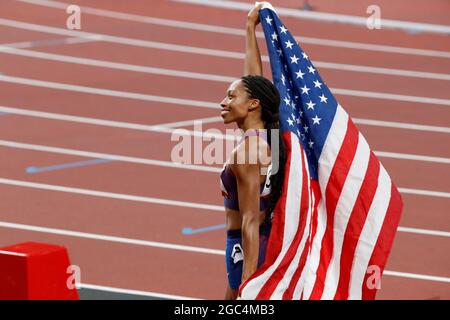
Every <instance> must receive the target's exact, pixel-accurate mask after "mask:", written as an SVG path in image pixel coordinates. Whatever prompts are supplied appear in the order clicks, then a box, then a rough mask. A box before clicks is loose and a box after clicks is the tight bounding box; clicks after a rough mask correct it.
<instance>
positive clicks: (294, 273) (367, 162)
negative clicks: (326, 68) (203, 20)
mask: <svg viewBox="0 0 450 320" xmlns="http://www.w3.org/2000/svg"><path fill="white" fill-rule="evenodd" d="M260 20H261V24H262V27H263V29H264V34H265V38H266V43H267V47H268V51H269V56H270V63H271V68H272V76H273V81H274V84H275V85H276V87H277V88H278V90H279V92H280V96H281V103H280V131H281V134H282V136H283V140H284V142H285V144H286V148H287V163H286V167H285V180H284V187H283V192H282V195H281V197H280V200H279V201H278V203H277V206H276V208H275V210H274V215H273V221H272V230H271V234H270V238H269V243H268V247H267V253H266V260H265V262H264V263H263V264H262V265H261V266H260V267H259V268H258V269H257V270H256V272H255V273H254V274H253V275H252V276H251V277H250V278H249V279H248V280H247V281H245V282H244V283H243V284H242V285H241V287H240V290H239V293H240V296H241V298H242V299H374V298H375V294H376V291H377V290H378V289H379V285H380V282H379V281H380V278H381V275H382V273H383V270H384V266H385V264H386V261H387V258H388V255H389V253H390V250H391V247H392V243H393V240H394V236H395V233H396V231H397V227H398V223H399V220H400V215H401V211H402V200H401V197H400V194H399V192H398V190H397V188H396V186H395V185H394V183H393V182H392V181H391V179H390V177H389V175H388V173H387V172H386V170H385V168H384V167H383V166H382V164H381V163H380V162H379V160H378V159H377V157H376V156H375V155H374V153H373V152H372V151H371V149H370V148H369V145H368V144H367V142H366V140H365V139H364V137H363V136H362V135H361V133H360V132H359V131H358V129H357V128H356V126H355V125H354V124H353V121H352V120H351V118H350V117H349V115H348V114H347V113H346V112H345V111H344V109H343V108H342V107H341V105H339V103H338V102H337V101H336V98H335V97H334V96H333V94H332V93H331V91H330V90H329V88H328V87H327V86H326V84H325V82H324V81H323V80H322V78H321V77H320V75H319V72H318V71H317V69H316V68H315V67H314V65H313V63H312V62H311V61H310V59H309V57H308V55H307V54H306V53H305V52H304V51H303V50H302V49H301V48H300V46H299V45H298V44H297V42H296V41H295V39H294V38H293V36H292V35H291V33H290V32H289V31H288V30H287V28H286V26H285V25H283V23H282V22H281V20H280V19H279V17H278V16H277V14H276V12H275V10H274V9H273V7H271V6H270V5H268V4H266V5H265V6H264V7H263V9H262V10H261V11H260Z"/></svg>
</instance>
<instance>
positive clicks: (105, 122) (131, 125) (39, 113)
mask: <svg viewBox="0 0 450 320" xmlns="http://www.w3.org/2000/svg"><path fill="white" fill-rule="evenodd" d="M189 101H191V102H192V101H193V100H189ZM194 102H195V101H194ZM199 102H202V101H199ZM211 104H213V102H211ZM216 108H217V107H216V106H214V109H216ZM0 112H4V113H11V114H18V115H23V116H31V117H38V118H47V119H54V120H65V121H72V122H79V123H90V124H95V125H101V126H110V127H117V128H126V129H135V130H144V131H153V132H164V133H173V132H174V131H173V130H169V129H167V128H165V126H163V125H143V124H138V123H130V122H121V121H112V120H103V119H96V118H87V117H79V116H71V115H64V114H59V113H50V112H43V111H35V110H30V109H22V108H14V107H8V106H2V105H0ZM213 118H214V117H211V122H210V123H213V122H215V121H214V120H213ZM217 120H218V121H222V119H221V118H220V119H219V118H218V119H217ZM187 121H188V120H187ZM189 121H192V124H193V121H194V120H189ZM353 121H354V122H355V123H356V124H362V125H367V126H379V127H388V128H397V129H406V130H419V131H428V132H438V133H450V128H448V127H438V126H427V125H420V124H413V123H404V122H392V121H379V120H371V119H361V118H353ZM187 125H189V124H187ZM199 136H200V135H199Z"/></svg>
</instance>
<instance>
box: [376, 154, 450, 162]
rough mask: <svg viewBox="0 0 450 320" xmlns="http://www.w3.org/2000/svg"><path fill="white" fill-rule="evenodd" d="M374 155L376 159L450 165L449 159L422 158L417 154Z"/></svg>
mask: <svg viewBox="0 0 450 320" xmlns="http://www.w3.org/2000/svg"><path fill="white" fill-rule="evenodd" d="M374 153H375V154H376V155H377V156H378V157H381V158H392V159H404V160H416V161H427V162H436V163H443V164H450V158H443V157H430V156H422V155H417V154H409V153H397V152H385V151H374Z"/></svg>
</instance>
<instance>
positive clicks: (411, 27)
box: [172, 0, 450, 35]
mask: <svg viewBox="0 0 450 320" xmlns="http://www.w3.org/2000/svg"><path fill="white" fill-rule="evenodd" d="M172 1H174V2H183V3H191V4H197V5H203V6H210V7H216V8H223V9H231V10H240V11H249V10H250V9H251V8H253V7H254V5H253V4H249V3H243V2H237V1H223V0H172ZM276 10H277V13H278V14H280V15H282V16H285V17H294V18H300V19H306V20H317V21H326V22H338V23H346V24H352V25H358V26H363V27H367V17H359V16H351V15H346V14H337V13H326V12H314V11H304V10H298V9H291V8H282V7H277V8H276ZM381 26H382V28H391V29H402V30H406V31H415V32H433V33H442V34H444V35H448V34H450V26H448V25H439V24H431V23H420V22H410V21H402V20H391V19H385V18H383V19H381Z"/></svg>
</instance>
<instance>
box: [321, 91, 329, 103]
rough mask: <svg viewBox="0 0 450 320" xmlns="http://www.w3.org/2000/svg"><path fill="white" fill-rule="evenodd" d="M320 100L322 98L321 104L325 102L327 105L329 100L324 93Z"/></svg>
mask: <svg viewBox="0 0 450 320" xmlns="http://www.w3.org/2000/svg"><path fill="white" fill-rule="evenodd" d="M319 98H320V102H325V103H327V100H328V98H327V97H325V95H324V94H323V93H322V95H321V96H319Z"/></svg>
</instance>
